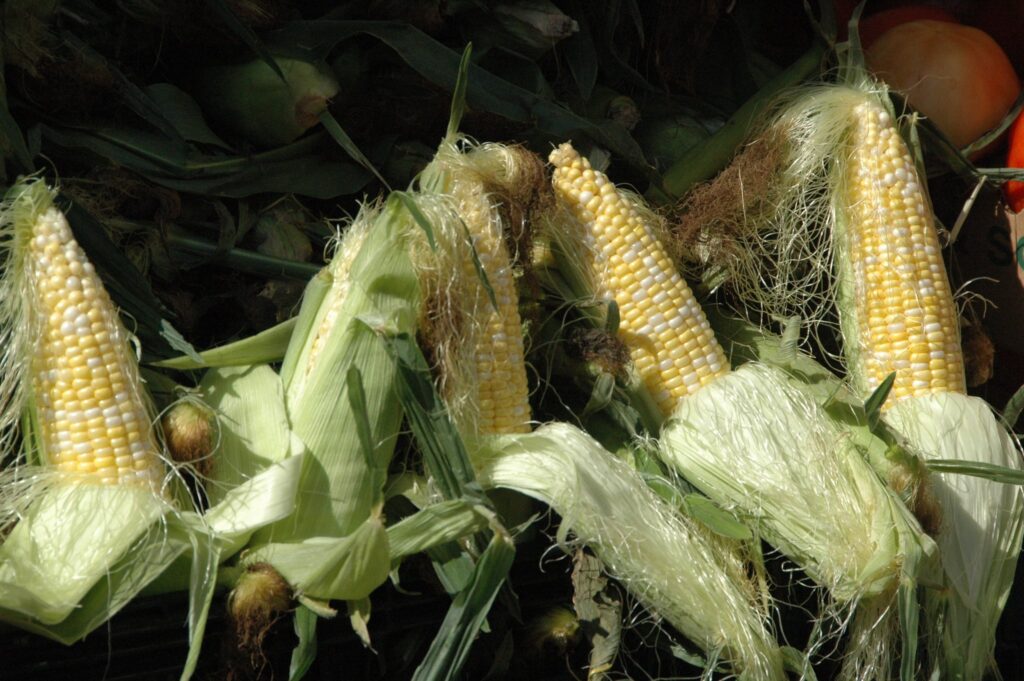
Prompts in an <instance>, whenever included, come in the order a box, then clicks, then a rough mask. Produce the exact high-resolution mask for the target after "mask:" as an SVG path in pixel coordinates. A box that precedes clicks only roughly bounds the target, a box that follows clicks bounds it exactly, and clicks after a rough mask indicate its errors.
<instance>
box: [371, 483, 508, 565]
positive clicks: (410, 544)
mask: <svg viewBox="0 0 1024 681" xmlns="http://www.w3.org/2000/svg"><path fill="white" fill-rule="evenodd" d="M493 516H494V514H493V513H490V512H486V510H485V509H484V508H482V507H481V506H480V505H479V504H478V503H477V502H475V501H471V500H466V501H464V500H461V499H453V500H451V501H442V502H439V503H437V504H432V505H430V506H427V507H426V508H423V509H420V510H419V511H417V512H416V513H414V514H413V515H411V516H409V517H408V518H403V519H402V520H400V521H399V522H397V523H395V524H394V525H392V526H391V527H389V528H388V530H387V532H388V545H389V546H390V547H391V563H392V568H394V567H395V566H397V564H398V563H399V562H400V561H401V560H402V559H403V558H405V557H406V556H411V555H413V554H415V553H420V552H422V551H426V550H427V549H431V548H434V547H435V546H439V545H441V544H444V543H447V542H451V541H455V540H456V539H460V538H462V537H465V536H468V535H471V534H473V533H475V532H479V531H482V530H485V529H487V527H488V525H489V523H490V522H491V521H492V519H493Z"/></svg>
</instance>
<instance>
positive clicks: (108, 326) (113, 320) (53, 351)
mask: <svg viewBox="0 0 1024 681" xmlns="http://www.w3.org/2000/svg"><path fill="white" fill-rule="evenodd" d="M28 248H29V257H28V260H27V262H28V263H29V265H28V271H27V276H28V278H29V282H30V290H32V291H34V292H35V295H36V296H37V300H36V301H35V304H34V306H35V309H36V310H37V314H38V320H39V322H38V323H39V337H38V339H37V342H38V345H37V352H36V353H35V355H34V358H33V359H32V376H33V380H32V389H33V392H34V393H35V396H36V399H37V400H38V404H39V416H40V418H39V428H40V431H41V435H42V438H41V439H42V442H43V447H44V449H45V452H44V454H45V458H46V459H47V461H48V462H49V463H50V464H51V465H53V466H55V467H56V468H57V470H59V471H62V472H66V473H74V474H79V475H86V476H89V477H90V478H92V479H95V480H97V481H99V482H103V483H108V484H113V483H122V484H148V485H154V486H155V485H157V484H158V483H159V481H160V480H161V479H162V477H163V464H162V462H161V460H160V457H159V455H158V454H157V446H156V442H155V440H154V437H153V433H152V431H151V427H150V417H149V411H148V409H147V406H146V403H145V401H144V399H143V397H142V395H141V393H140V390H139V387H138V385H137V381H138V369H137V366H136V362H135V358H134V356H133V355H132V354H131V350H130V348H129V346H128V334H127V332H126V331H125V329H124V327H123V326H122V324H121V321H120V319H119V318H118V315H117V310H116V309H115V307H114V304H113V302H112V301H111V300H110V297H109V296H108V295H107V292H106V290H105V289H104V288H103V284H102V282H101V281H100V279H99V277H98V276H97V274H96V271H95V270H94V269H93V266H92V264H91V263H90V262H89V261H88V259H87V258H86V255H85V252H84V251H83V250H82V248H81V247H80V246H79V245H78V242H77V241H75V239H74V237H73V236H72V234H71V230H70V228H69V227H68V223H67V220H66V219H65V218H64V215H63V214H62V213H61V212H60V211H59V210H58V209H57V208H54V207H51V208H49V209H48V210H46V211H45V212H43V213H41V214H40V215H39V217H38V218H37V219H36V221H35V224H34V225H33V228H32V234H31V238H30V240H29V241H28Z"/></svg>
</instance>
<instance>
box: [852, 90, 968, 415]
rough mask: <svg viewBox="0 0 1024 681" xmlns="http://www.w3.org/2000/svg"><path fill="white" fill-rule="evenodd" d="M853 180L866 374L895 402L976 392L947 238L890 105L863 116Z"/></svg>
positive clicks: (858, 311) (863, 108)
mask: <svg viewBox="0 0 1024 681" xmlns="http://www.w3.org/2000/svg"><path fill="white" fill-rule="evenodd" d="M854 113H855V118H856V124H855V126H854V128H853V131H852V140H851V149H852V151H851V155H850V159H849V165H848V171H847V172H848V174H847V176H846V186H845V188H844V190H845V192H846V206H847V207H848V208H847V211H848V218H849V219H848V227H847V229H846V244H845V246H846V249H847V257H848V258H849V261H850V263H851V265H852V270H853V278H854V282H853V289H854V292H855V295H854V301H853V303H854V308H855V315H856V320H857V323H856V328H857V335H858V337H857V338H856V339H855V342H856V343H857V345H858V348H857V353H858V356H859V358H860V360H859V371H860V373H861V374H862V377H863V379H864V381H865V385H866V388H867V389H868V390H873V389H874V388H876V387H877V386H878V385H879V383H880V382H881V381H882V380H884V379H885V377H886V376H888V375H889V374H890V373H892V372H893V371H895V372H896V382H895V384H894V385H893V389H892V393H891V400H889V401H887V402H886V404H890V403H891V402H893V401H895V400H898V399H900V398H902V397H907V396H910V395H915V396H916V395H927V394H931V393H937V392H944V391H951V392H958V393H964V392H966V380H965V377H964V363H963V357H962V353H961V350H960V328H959V324H958V322H957V313H956V308H955V306H954V303H953V295H952V292H951V290H950V286H949V281H948V279H947V277H946V270H945V266H944V265H943V262H942V253H941V249H940V247H939V241H938V235H937V233H936V231H935V227H934V224H933V218H932V216H931V213H930V211H929V209H928V207H927V205H926V201H925V195H924V192H923V190H922V188H921V185H920V179H919V178H918V175H917V170H916V168H915V166H914V162H913V160H912V159H911V156H910V152H909V150H908V149H907V146H906V144H905V143H904V142H903V139H902V138H901V137H900V135H899V132H898V131H897V129H896V126H895V125H894V124H893V121H892V117H891V116H890V115H889V114H888V112H886V111H885V110H884V109H883V108H882V107H881V106H880V105H877V104H874V103H864V104H860V105H858V106H857V107H856V109H855V110H854Z"/></svg>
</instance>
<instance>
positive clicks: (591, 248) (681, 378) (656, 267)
mask: <svg viewBox="0 0 1024 681" xmlns="http://www.w3.org/2000/svg"><path fill="white" fill-rule="evenodd" d="M550 161H551V163H552V164H553V165H554V166H555V171H554V175H553V178H552V182H553V185H554V187H555V192H556V194H557V195H558V196H559V198H560V199H561V200H562V201H563V202H565V204H566V205H568V206H569V208H570V210H571V211H572V212H573V214H574V215H575V217H576V219H577V220H579V222H580V223H581V224H583V225H585V229H584V230H582V231H581V232H580V233H579V235H578V239H577V240H578V242H579V243H578V246H577V248H578V250H579V251H580V252H582V254H583V255H582V257H583V258H586V259H587V261H588V262H587V264H586V267H585V269H586V270H588V271H589V272H590V277H591V281H592V291H593V294H594V295H595V296H596V297H597V298H599V299H607V300H614V301H615V302H616V303H617V304H618V307H619V316H620V322H619V336H620V338H621V339H622V340H623V341H624V342H625V343H626V345H627V346H628V347H629V350H630V355H631V356H632V359H633V364H634V365H635V367H636V369H637V371H638V372H639V374H640V376H641V378H642V379H643V381H644V383H645V384H646V386H647V388H648V390H649V391H650V393H651V395H652V396H653V397H654V398H655V399H656V400H657V402H658V405H659V407H660V408H661V410H662V414H663V415H664V416H668V415H669V414H671V413H672V410H673V409H674V408H675V406H676V405H677V404H678V403H679V401H680V400H681V399H682V398H684V397H686V396H687V395H690V394H692V393H694V392H696V391H697V390H698V389H699V388H701V387H702V386H704V385H707V384H709V383H711V382H712V381H714V380H715V379H716V378H718V377H720V376H722V375H724V374H725V373H727V372H728V371H729V363H728V360H726V358H725V354H724V352H723V351H722V348H721V346H719V344H718V342H717V341H716V340H715V337H714V333H713V332H712V331H711V326H710V324H708V321H707V318H706V317H705V315H704V311H703V310H702V309H701V307H700V303H698V302H697V299H696V298H695V297H694V295H693V292H692V291H691V290H690V287H689V286H688V285H687V284H686V281H685V280H683V278H682V276H680V275H679V273H678V272H677V271H676V269H675V266H674V265H673V264H672V260H671V258H670V257H669V255H668V253H667V251H666V250H665V249H664V247H663V246H662V243H661V239H660V236H659V232H658V228H657V226H658V224H659V223H658V222H657V220H656V219H655V218H654V216H653V215H652V214H651V213H650V212H649V211H647V210H646V209H645V208H644V207H643V204H642V202H641V201H640V200H639V199H638V198H636V197H632V196H630V195H629V194H626V193H625V192H622V191H620V190H618V189H617V188H616V187H615V185H614V184H612V183H611V182H610V181H609V180H608V178H607V177H606V176H605V175H604V173H601V172H599V171H595V170H594V169H593V168H591V167H590V163H589V162H588V161H587V159H585V158H583V157H582V156H580V155H579V153H578V152H577V151H576V150H575V149H573V148H572V145H570V144H562V145H560V146H559V147H558V148H557V149H555V150H554V151H553V152H551V156H550ZM558 238H563V237H558ZM569 238H572V237H571V236H570V237H569ZM573 250H576V249H573Z"/></svg>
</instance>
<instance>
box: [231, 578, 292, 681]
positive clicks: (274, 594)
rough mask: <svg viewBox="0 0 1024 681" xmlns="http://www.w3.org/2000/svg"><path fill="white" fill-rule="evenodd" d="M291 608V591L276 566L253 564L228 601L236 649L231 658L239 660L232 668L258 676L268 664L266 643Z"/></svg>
mask: <svg viewBox="0 0 1024 681" xmlns="http://www.w3.org/2000/svg"><path fill="white" fill-rule="evenodd" d="M291 606H292V589H291V587H290V586H289V585H288V582H286V581H285V579H284V577H282V576H281V573H279V572H278V571H277V570H276V569H274V566H272V565H270V564H269V563H253V564H252V565H250V566H248V567H247V568H246V569H245V572H243V573H242V576H241V577H239V578H238V582H237V583H236V584H235V588H234V589H233V590H232V591H231V595H230V596H229V597H228V615H229V617H230V620H231V624H232V628H231V641H232V645H233V649H232V650H231V655H230V656H231V657H232V658H234V659H236V660H237V664H233V665H232V666H238V665H249V669H250V670H251V671H253V672H256V674H255V675H256V676H258V675H259V670H261V669H262V668H263V667H264V666H265V665H266V663H267V659H266V654H265V653H264V652H263V640H264V638H266V636H267V633H268V632H269V631H270V629H271V627H273V625H274V623H275V622H276V621H277V620H278V618H279V617H280V616H281V615H282V614H283V613H285V612H287V611H288V610H289V609H290V608H291ZM239 672H242V670H239ZM237 675H238V676H244V675H245V674H244V673H239V674H237Z"/></svg>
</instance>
